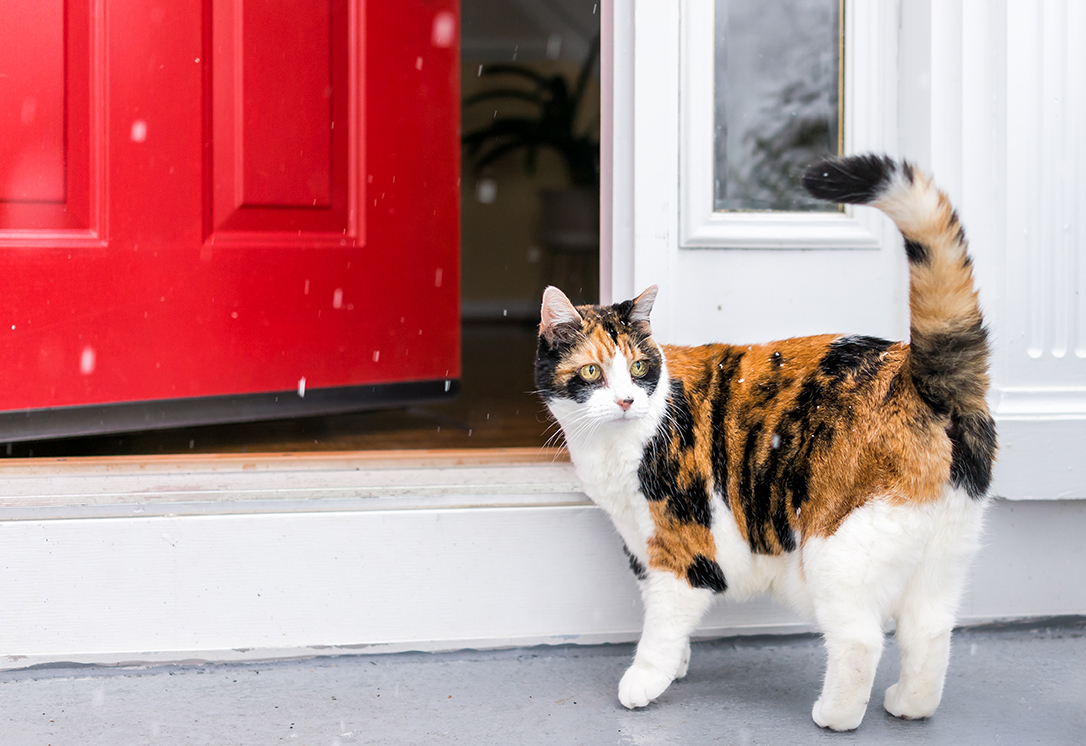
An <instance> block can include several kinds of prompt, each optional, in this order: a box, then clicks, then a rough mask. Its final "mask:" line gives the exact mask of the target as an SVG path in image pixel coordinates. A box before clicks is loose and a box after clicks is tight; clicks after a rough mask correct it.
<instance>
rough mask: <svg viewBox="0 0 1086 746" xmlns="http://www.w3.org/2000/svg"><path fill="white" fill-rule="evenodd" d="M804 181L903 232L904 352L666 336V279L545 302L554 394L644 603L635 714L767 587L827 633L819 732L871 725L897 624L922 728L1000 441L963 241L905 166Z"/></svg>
mask: <svg viewBox="0 0 1086 746" xmlns="http://www.w3.org/2000/svg"><path fill="white" fill-rule="evenodd" d="M804 185H805V187H806V188H807V190H808V191H809V192H810V193H811V194H813V195H814V196H816V197H819V198H822V199H826V200H828V201H834V202H847V203H853V204H870V205H873V206H875V207H877V208H879V209H881V210H882V211H883V212H885V213H886V214H887V215H889V216H890V217H891V218H892V219H893V220H894V221H895V223H896V224H897V226H898V228H899V229H900V231H901V232H902V234H903V235H904V237H905V251H906V254H907V256H908V261H909V271H910V287H909V305H910V312H911V322H910V341H909V343H908V344H906V343H903V342H888V341H886V340H883V339H876V338H873V337H865V336H839V335H833V334H827V335H823V336H815V337H803V338H797V339H787V340H783V341H780V342H773V343H770V344H763V345H750V346H747V345H743V346H732V345H726V344H708V345H702V346H700V347H679V346H673V345H659V344H657V343H656V342H655V341H654V340H653V338H652V332H651V329H650V326H649V313H650V311H651V310H652V304H653V300H654V299H655V297H656V292H657V290H656V287H655V286H653V287H650V288H649V289H648V290H646V291H645V292H643V293H642V294H641V295H639V296H638V297H637V298H635V299H634V300H630V301H625V302H622V303H616V304H614V305H611V306H577V307H574V306H573V305H572V304H571V303H570V301H569V300H568V299H567V298H566V296H565V295H563V294H562V292H561V291H560V290H558V289H557V288H554V287H549V288H547V290H546V291H545V292H544V294H543V307H542V320H541V324H540V331H539V347H538V353H537V357H536V363H535V375H536V384H537V387H538V389H539V391H540V393H541V395H542V397H543V399H544V401H545V402H546V404H547V406H548V408H549V409H550V412H551V413H552V415H553V416H554V418H555V419H556V420H557V421H558V423H559V424H560V426H561V428H562V430H563V433H564V436H565V439H566V444H567V447H568V448H569V454H570V457H571V459H572V461H573V464H574V467H575V468H576V471H577V474H578V476H579V478H580V479H581V481H582V483H583V486H584V490H585V492H586V493H587V494H588V496H589V497H591V498H592V500H594V501H595V502H596V503H597V504H598V505H599V506H600V507H602V508H603V509H604V510H605V511H606V512H607V513H608V514H609V515H610V517H611V520H612V521H613V523H614V525H615V527H616V528H617V530H618V532H619V534H620V535H621V536H622V539H623V541H624V542H625V548H626V553H627V555H628V558H629V562H630V567H631V569H632V570H633V572H634V573H635V574H636V575H637V578H638V580H639V584H640V587H641V594H642V598H643V600H644V606H645V617H644V630H643V633H642V636H641V641H640V643H639V644H638V646H637V654H636V656H635V658H634V661H633V665H632V666H630V668H629V669H628V670H627V671H626V673H625V675H624V676H623V677H622V680H621V682H620V683H619V691H618V696H619V700H620V701H621V703H622V704H623V705H625V706H626V707H628V708H635V707H644V706H645V705H647V704H648V703H649V702H651V701H652V700H654V699H655V698H657V697H659V696H660V694H661V693H662V692H663V691H664V690H665V689H667V687H668V686H669V685H670V684H671V682H672V681H673V680H674V679H676V678H682V677H683V676H684V675H685V674H686V670H687V665H688V663H689V659H690V634H691V633H692V632H693V631H694V629H695V628H696V626H697V624H698V621H699V620H700V619H701V617H702V615H703V614H704V613H705V611H706V609H707V608H708V607H709V605H710V604H711V602H712V600H713V598H714V597H715V596H718V595H725V594H726V595H728V596H729V597H732V598H747V597H750V596H752V595H755V594H759V593H762V592H764V591H766V590H770V591H773V592H774V593H775V594H776V595H777V596H779V597H781V598H782V599H783V600H785V601H786V602H787V603H788V604H790V605H791V606H793V607H794V608H796V609H797V610H799V611H800V612H802V613H804V614H805V615H807V616H808V617H809V618H810V619H812V620H813V621H814V622H816V623H817V625H818V627H819V628H820V629H821V631H822V633H823V635H824V638H825V646H826V652H827V657H828V666H827V670H826V676H825V682H824V684H823V687H822V693H821V696H820V697H819V698H818V700H817V701H816V702H815V704H814V709H813V711H812V717H813V718H814V721H815V722H816V723H817V724H818V725H820V726H822V727H825V728H831V729H833V730H851V729H853V728H856V727H857V726H858V725H859V724H860V721H861V720H862V719H863V716H864V712H865V710H866V707H867V703H868V699H869V697H870V695H871V686H872V682H873V680H874V676H875V668H876V666H877V664H878V661H879V657H880V655H881V652H882V648H883V637H884V635H883V624H884V623H885V622H886V621H887V620H888V619H890V618H892V619H894V620H895V621H896V623H897V630H896V636H897V641H898V645H899V647H900V649H901V657H902V661H901V678H900V680H899V681H898V682H897V683H896V684H894V685H893V686H891V687H890V688H889V689H887V691H886V695H885V699H884V706H885V708H886V709H887V710H888V711H889V712H890V713H891V714H893V715H896V716H898V717H902V718H923V717H927V716H929V715H931V714H932V713H933V712H935V709H936V707H937V706H938V704H939V700H940V698H941V697H942V692H943V680H944V676H945V673H946V668H947V659H948V656H949V649H950V633H951V628H952V627H953V624H954V616H955V609H956V606H957V603H958V598H959V596H960V594H961V591H962V586H963V583H964V580H965V575H966V571H967V565H968V563H969V561H970V559H971V557H972V555H973V554H974V552H975V550H976V548H977V546H978V535H979V533H980V530H981V519H982V514H983V512H984V508H985V504H986V500H985V496H986V493H987V490H988V485H989V481H990V479H991V471H992V461H993V458H994V455H995V450H996V436H995V426H994V423H993V421H992V418H991V417H990V416H989V413H988V408H987V405H986V403H985V398H984V397H985V392H986V391H987V388H988V373H987V367H988V342H987V333H986V331H985V327H984V325H983V320H982V318H981V313H980V309H979V307H978V304H977V293H976V291H975V290H974V288H973V279H972V269H971V260H970V258H969V256H968V254H967V253H966V240H965V234H964V232H963V230H962V227H961V225H960V224H959V222H958V217H957V215H956V213H955V212H954V210H953V209H952V207H951V205H950V202H949V200H948V199H947V197H946V195H945V194H943V193H942V192H941V191H939V190H938V189H937V188H936V187H935V186H934V185H933V183H932V182H931V181H930V180H929V179H928V177H926V176H925V175H924V174H922V173H921V172H920V171H919V170H917V169H916V168H914V167H912V166H911V165H909V164H907V163H899V162H895V161H892V160H890V159H888V158H886V157H877V156H871V155H867V156H853V157H848V158H843V159H834V160H829V161H825V162H823V163H820V164H818V165H816V166H813V167H811V168H810V169H809V170H808V171H807V173H806V174H805V176H804Z"/></svg>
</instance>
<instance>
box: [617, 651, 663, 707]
mask: <svg viewBox="0 0 1086 746" xmlns="http://www.w3.org/2000/svg"><path fill="white" fill-rule="evenodd" d="M671 680H672V677H671V676H668V675H667V674H665V673H662V672H661V671H659V670H658V669H656V668H652V667H651V666H646V665H644V664H643V663H638V662H637V661H634V664H633V665H632V666H630V667H629V669H627V670H626V673H625V674H623V676H622V681H620V682H619V684H618V701H619V702H621V703H622V706H623V707H626V708H628V709H630V710H632V709H634V708H637V707H644V706H645V705H647V704H648V703H649V702H651V701H652V700H654V699H656V698H657V697H659V696H660V695H661V694H663V693H664V690H665V689H667V688H668V686H669V685H670V684H671Z"/></svg>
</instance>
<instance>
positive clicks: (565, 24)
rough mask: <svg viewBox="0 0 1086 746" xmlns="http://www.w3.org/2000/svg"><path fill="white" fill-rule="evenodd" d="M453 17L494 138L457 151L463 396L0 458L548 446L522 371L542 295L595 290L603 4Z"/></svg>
mask: <svg viewBox="0 0 1086 746" xmlns="http://www.w3.org/2000/svg"><path fill="white" fill-rule="evenodd" d="M461 13H462V16H461V32H462V33H461V42H462V44H461V61H462V67H461V79H460V83H461V89H462V97H463V101H464V102H465V105H464V108H463V110H462V120H461V122H462V131H463V133H464V134H465V135H466V136H467V135H471V133H488V134H487V136H481V135H479V136H476V137H475V138H472V139H469V140H468V141H467V142H466V145H465V147H464V149H463V151H462V156H463V161H462V165H461V172H462V182H461V225H462V233H461V257H462V268H461V299H462V305H461V311H462V378H461V393H460V395H459V397H457V398H456V399H455V400H453V401H449V402H443V403H439V404H422V405H419V406H414V407H399V408H396V409H388V410H380V411H368V412H356V413H347V414H337V415H327V416H320V417H304V418H294V419H283V420H274V421H264V422H255V423H242V424H229V425H209V426H201V427H186V428H177V429H170V430H149V431H140V432H128V433H116V434H108V435H95V436H84V437H78V438H64V439H55V440H38V441H25V442H14V443H7V444H3V445H0V457H2V456H5V455H6V456H13V457H62V456H63V457H73V456H107V455H143V454H171V453H239V452H248V453H257V452H264V453H269V452H272V453H281V452H297V451H350V450H386V449H463V448H497V447H536V448H541V447H543V446H545V445H546V444H547V442H548V438H549V437H550V436H551V435H553V433H554V430H553V428H552V427H551V425H550V421H549V419H548V417H547V415H546V414H545V412H544V407H543V405H542V403H541V402H540V401H539V399H538V398H537V397H536V396H535V394H534V393H533V389H534V382H533V375H532V360H533V356H534V351H535V339H536V325H537V323H538V308H539V298H540V296H541V293H542V289H543V288H544V287H545V286H546V285H548V284H555V285H558V286H560V287H562V289H563V290H565V291H566V292H567V294H569V295H570V297H571V298H573V299H574V300H575V301H576V302H595V301H596V300H597V294H598V288H599V275H598V271H599V270H598V267H599V245H598V236H599V224H598V216H599V179H598V163H599V114H600V86H599V64H598V35H599V19H600V10H599V7H598V6H597V4H595V3H592V2H588V3H586V2H583V0H463V2H462V5H461ZM563 95H564V96H566V97H567V98H566V100H564V101H560V100H558V99H560V98H561V97H562V96H563ZM563 126H564V127H566V131H562V130H561V127H563ZM567 135H572V138H569V137H566V136H567ZM518 137H519V140H518ZM548 138H549V139H548ZM563 138H566V140H570V142H568V143H567V142H565V140H563ZM566 145H568V147H565V146H566Z"/></svg>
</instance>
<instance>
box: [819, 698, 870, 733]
mask: <svg viewBox="0 0 1086 746" xmlns="http://www.w3.org/2000/svg"><path fill="white" fill-rule="evenodd" d="M866 711H867V703H866V702H864V703H863V704H862V705H860V704H852V705H848V706H844V707H841V706H837V707H831V706H829V705H827V704H825V703H824V701H823V700H822V699H821V698H819V700H818V701H817V702H815V703H814V709H812V710H811V718H812V719H813V720H814V721H815V722H816V723H817V724H818V725H819V726H821V727H823V728H829V729H830V730H837V731H841V730H856V729H857V728H859V727H860V722H861V721H863V719H864V712H866Z"/></svg>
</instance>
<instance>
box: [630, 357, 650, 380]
mask: <svg viewBox="0 0 1086 746" xmlns="http://www.w3.org/2000/svg"><path fill="white" fill-rule="evenodd" d="M648 372H649V366H648V365H646V364H645V361H644V360H634V364H633V365H631V366H630V374H631V375H632V376H633V377H634V378H641V377H643V376H644V375H645V374H646V373H648Z"/></svg>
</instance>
